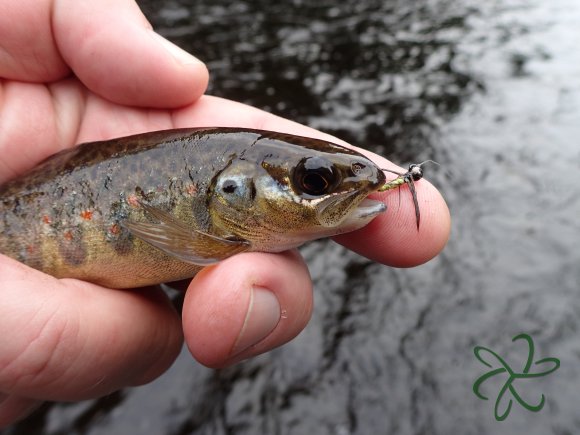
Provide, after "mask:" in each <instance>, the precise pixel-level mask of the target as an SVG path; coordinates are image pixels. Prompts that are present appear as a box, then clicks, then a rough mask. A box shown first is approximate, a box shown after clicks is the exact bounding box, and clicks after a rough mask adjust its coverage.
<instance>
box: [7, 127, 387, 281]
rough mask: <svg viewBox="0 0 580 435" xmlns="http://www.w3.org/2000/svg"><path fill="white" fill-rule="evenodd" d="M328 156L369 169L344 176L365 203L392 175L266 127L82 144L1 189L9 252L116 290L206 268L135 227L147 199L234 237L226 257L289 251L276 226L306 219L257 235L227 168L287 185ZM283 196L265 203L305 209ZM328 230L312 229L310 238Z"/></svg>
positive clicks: (188, 221) (204, 228)
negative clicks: (310, 160)
mask: <svg viewBox="0 0 580 435" xmlns="http://www.w3.org/2000/svg"><path fill="white" fill-rule="evenodd" d="M319 154H324V155H325V156H330V157H329V158H337V159H339V158H340V159H347V160H348V159H350V160H349V161H351V160H352V161H354V162H359V163H354V164H360V165H362V167H365V170H366V171H367V172H366V173H364V174H359V175H360V177H358V176H357V174H354V175H352V176H351V177H350V178H348V177H343V178H342V180H341V183H342V184H344V185H345V186H344V188H345V189H346V190H349V189H350V190H351V191H352V190H353V189H358V190H360V194H357V195H358V196H360V199H357V201H358V202H360V200H362V199H363V198H364V197H366V196H367V195H368V194H369V193H371V192H373V191H375V190H377V189H378V188H379V187H380V185H381V184H382V183H384V181H385V178H384V175H383V173H382V172H381V171H380V170H379V169H378V168H376V166H375V165H374V164H373V163H372V162H370V161H369V160H368V159H366V158H365V157H363V156H362V155H360V154H358V153H356V152H355V151H352V150H349V149H346V148H343V147H340V146H338V145H334V144H331V143H329V142H327V141H321V140H315V139H310V138H304V137H299V136H293V135H288V134H282V133H275V132H267V131H260V130H248V129H241V128H221V127H219V128H203V129H179V130H166V131H159V132H151V133H145V134H140V135H135V136H129V137H125V138H119V139H113V140H108V141H102V142H92V143H86V144H82V145H79V146H77V147H75V148H73V149H70V150H65V151H62V152H60V153H58V154H55V155H54V156H52V157H50V158H49V159H47V160H45V161H44V162H43V163H41V164H40V165H39V166H37V167H36V168H35V169H34V170H32V171H31V172H29V173H28V174H26V175H24V176H22V177H19V178H17V179H15V180H12V181H9V182H8V183H6V184H4V185H3V186H0V253H2V254H5V255H8V256H9V257H12V258H14V259H16V260H18V261H20V262H22V263H24V264H27V265H29V266H31V267H33V268H36V269H38V270H41V271H43V272H45V273H48V274H50V275H53V276H55V277H58V278H64V277H67V278H78V279H83V280H86V281H90V282H94V283H98V284H102V285H105V286H108V287H116V288H127V287H139V286H144V285H149V284H155V283H161V282H168V281H174V280H179V279H183V278H187V277H191V276H193V275H195V273H197V271H199V269H200V266H199V265H196V264H191V263H187V262H184V261H181V260H179V259H177V258H176V257H175V256H173V255H169V254H168V253H166V252H164V251H162V250H160V249H158V248H157V247H154V246H153V245H152V244H151V243H147V242H145V241H144V240H142V239H141V238H140V237H135V235H134V234H133V233H132V232H131V231H130V229H129V228H131V226H130V225H129V223H131V222H132V223H136V224H137V225H138V224H139V223H144V224H145V225H147V224H148V223H151V222H155V219H152V217H151V215H150V214H148V213H147V211H146V208H144V205H145V204H146V205H148V206H150V207H153V208H155V209H157V210H160V212H165V213H168V214H170V215H171V216H173V217H174V218H175V219H176V220H177V221H179V222H180V223H181V224H183V225H184V226H186V227H187V228H191V229H192V230H198V231H201V232H203V233H207V234H209V235H211V236H216V237H218V238H223V239H224V240H226V242H227V243H229V242H228V241H229V240H231V241H232V242H231V243H232V246H231V247H229V245H227V246H228V247H227V252H225V251H224V252H223V253H222V252H217V253H216V254H215V257H216V258H217V259H221V258H225V257H227V256H229V255H232V254H235V253H237V252H243V251H255V250H257V251H272V252H276V251H279V250H282V249H287V248H288V247H290V246H291V245H292V244H289V243H288V241H287V240H282V239H283V238H280V240H277V239H276V236H275V234H277V233H276V231H278V232H280V231H282V232H284V228H274V227H275V226H276V225H279V222H280V223H281V225H300V224H301V223H300V222H296V223H293V222H290V223H287V222H284V217H281V218H279V217H275V219H274V220H269V221H268V222H267V223H266V226H268V225H270V226H272V228H271V229H272V232H271V233H268V234H269V235H268V236H265V237H262V238H260V237H257V236H256V235H255V234H253V233H252V231H251V230H247V227H248V226H252V225H254V226H255V225H259V224H257V223H256V222H255V221H254V220H252V219H253V218H252V217H251V216H246V215H243V214H240V213H237V214H235V213H230V209H229V208H228V203H227V198H226V199H224V198H223V195H222V196H219V195H218V196H216V192H215V190H216V183H217V184H219V186H220V188H221V189H223V190H224V191H226V190H227V186H225V185H223V183H224V181H223V177H222V178H220V174H222V173H227V171H230V172H231V173H232V174H231V175H230V176H231V177H233V178H235V177H236V176H237V175H236V174H238V172H239V171H242V170H244V168H245V167H246V166H247V167H248V168H249V169H250V170H255V171H257V173H258V172H260V173H261V172H267V173H268V175H269V176H270V177H271V179H272V180H273V181H272V183H274V184H276V185H277V188H280V187H281V188H282V189H285V191H287V190H288V189H289V188H288V184H289V182H288V180H289V177H290V175H289V173H291V172H292V168H293V167H295V166H296V164H297V163H298V162H300V161H301V160H303V159H304V157H305V156H316V155H319ZM332 156H334V157H332ZM354 164H353V165H354ZM353 167H354V166H353ZM236 168H241V169H236ZM252 168H255V169H252ZM369 168H370V169H369ZM236 171H238V172H236ZM363 172H364V171H363ZM236 179H237V178H236ZM262 179H263V180H267V178H262ZM220 180H221V181H220ZM227 181H228V180H226V182H227ZM220 183H221V184H220ZM349 183H350V184H349ZM342 187H343V186H341V188H342ZM251 188H252V189H254V185H253V184H252V185H251ZM252 193H255V192H250V193H249V194H252ZM252 199H253V198H252ZM284 201H289V200H288V198H285V199H276V200H275V201H269V202H268V201H266V202H264V201H263V202H262V203H260V207H262V208H263V207H266V208H267V207H270V206H272V207H274V206H280V207H286V206H288V207H289V209H288V210H291V209H292V210H294V209H296V210H297V213H298V215H300V209H299V206H300V204H298V202H300V201H301V200H300V201H297V200H296V199H295V198H294V200H293V201H289V202H291V203H292V204H284ZM271 204H274V205H271ZM256 207H257V206H256ZM250 211H251V210H250ZM256 211H258V210H257V209H256ZM266 212H267V211H266ZM224 213H225V215H224ZM278 213H279V211H278ZM292 213H293V212H292ZM336 213H338V212H336ZM258 214H259V213H258ZM290 214H291V213H289V215H290ZM298 215H297V216H298ZM309 218H310V217H309ZM236 219H237V220H236ZM240 219H241V220H243V222H240ZM290 220H291V218H290ZM295 220H296V219H295ZM288 231H290V232H291V231H292V229H289V230H288ZM322 236H325V234H318V233H316V232H313V233H312V237H309V238H310V239H314V238H318V237H322ZM252 237H253V239H252ZM238 240H239V241H240V243H238ZM247 240H250V241H247ZM242 242H243V243H242ZM224 246H226V245H224ZM212 249H213V248H212ZM215 249H218V248H215Z"/></svg>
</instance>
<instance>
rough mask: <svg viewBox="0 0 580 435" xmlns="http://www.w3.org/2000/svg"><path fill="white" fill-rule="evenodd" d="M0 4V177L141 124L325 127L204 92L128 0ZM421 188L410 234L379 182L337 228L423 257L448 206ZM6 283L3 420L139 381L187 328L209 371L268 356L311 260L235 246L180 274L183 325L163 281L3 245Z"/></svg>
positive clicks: (289, 322)
mask: <svg viewBox="0 0 580 435" xmlns="http://www.w3.org/2000/svg"><path fill="white" fill-rule="evenodd" d="M2 6H3V8H2V13H1V14H0V78H1V81H0V183H2V182H4V181H6V180H8V179H10V178H12V177H14V176H16V175H18V174H21V173H23V172H25V171H27V170H29V169H30V168H32V167H33V166H35V165H36V164H37V163H39V162H40V161H41V160H43V159H44V158H45V157H47V156H49V155H51V154H53V153H55V152H57V151H59V150H61V149H63V148H67V147H72V146H73V145H74V144H77V143H80V142H86V141H92V140H102V139H108V138H112V137H119V136H124V135H128V134H133V133H139V132H144V131H151V130H160V129H166V128H179V127H196V126H243V127H248V128H262V129H267V130H278V131H284V132H288V133H294V134H301V135H306V136H313V137H321V138H329V137H328V136H327V135H324V134H322V133H320V132H316V131H314V130H312V129H309V128H307V127H304V126H301V125H298V124H296V123H293V122H290V121H288V120H284V119H281V118H279V117H275V116H273V115H270V114H267V113H265V112H262V111H259V110H257V109H254V108H251V107H248V106H245V105H242V104H239V103H235V102H232V101H227V100H223V99H219V98H213V97H208V96H204V97H201V95H202V94H203V92H204V90H205V88H206V85H207V70H206V68H205V66H204V65H203V64H202V63H201V62H199V61H197V60H196V59H194V58H193V57H191V56H189V55H187V54H186V53H185V52H183V51H181V50H179V49H177V47H175V46H173V47H172V46H171V45H170V44H169V43H167V41H164V40H162V39H161V38H160V37H159V36H157V35H156V34H154V33H153V32H152V31H151V30H150V26H149V24H148V23H147V21H146V20H145V18H144V17H143V16H142V14H141V12H140V11H139V9H138V7H137V6H136V4H135V3H134V2H133V1H130V0H123V1H119V0H116V1H113V0H99V1H97V0H95V1H92V2H78V1H73V0H61V1H59V2H56V1H50V0H40V1H39V0H18V1H16V0H8V1H5V2H4V3H3V5H2ZM31 29H32V31H31ZM334 140H335V141H336V139H334ZM367 155H370V154H369V153H367ZM372 158H373V159H374V160H375V161H376V162H377V163H378V164H379V165H380V166H381V167H387V168H393V166H392V164H390V163H388V162H387V161H386V160H384V159H382V158H380V157H378V156H372ZM417 190H418V195H419V200H420V202H421V211H422V220H421V230H420V231H419V232H417V229H416V227H415V221H414V219H415V218H414V209H413V204H412V203H411V202H410V201H409V200H408V196H407V195H402V198H401V205H400V207H399V206H397V201H398V196H397V195H388V194H387V193H384V194H377V195H375V196H376V197H378V198H384V201H385V202H387V203H391V204H392V205H394V207H390V210H389V212H388V213H385V214H383V215H381V216H379V217H377V218H376V219H375V220H374V221H373V222H371V224H369V225H368V226H367V227H365V228H363V229H362V230H359V231H357V232H356V233H355V234H347V235H342V236H340V237H337V238H336V239H337V240H338V241H339V242H340V243H342V244H344V245H345V246H347V247H349V248H350V249H353V250H355V251H357V252H359V253H361V254H363V255H365V256H367V257H369V258H371V259H373V260H376V261H379V262H382V263H385V264H390V265H396V266H412V265H416V264H420V263H422V262H425V261H427V260H428V259H430V258H431V257H433V256H434V255H436V254H437V253H438V252H439V251H440V250H441V249H442V248H443V246H444V244H445V242H446V240H447V237H448V234H449V213H448V210H447V207H446V205H445V203H444V201H443V200H442V198H441V196H440V195H439V194H438V192H437V191H436V190H435V189H434V188H433V187H432V186H431V185H430V184H429V183H428V182H426V181H421V182H420V183H418V184H417ZM0 294H1V295H2V304H1V305H0V336H2V337H3V338H2V341H1V346H0V427H1V426H3V425H6V424H9V423H11V422H13V421H15V420H16V419H18V418H19V417H21V416H23V415H25V414H26V413H28V412H29V411H30V409H32V408H34V407H35V406H36V405H37V404H38V403H40V402H41V401H44V400H58V401H60V400H81V399H87V398H93V397H98V396H101V395H104V394H107V393H109V392H111V391H114V390H117V389H120V388H122V387H124V386H129V385H138V384H142V383H145V382H149V381H150V380H152V379H154V378H155V377H157V376H159V375H160V374H161V373H163V372H164V371H165V370H166V369H167V368H168V367H169V366H170V365H171V363H172V362H173V360H174V359H175V357H176V356H177V354H178V352H179V350H180V348H181V345H182V341H183V338H184V337H185V341H186V343H187V345H188V347H189V349H190V350H191V352H192V354H193V356H194V357H195V358H196V359H198V360H199V361H200V362H202V363H203V364H206V365H209V366H212V367H221V366H225V365H229V364H232V363H235V362H237V361H240V360H241V359H245V358H248V357H251V356H253V355H257V354H259V353H263V352H266V351H268V350H270V349H272V348H274V347H276V346H279V345H281V344H283V343H285V342H287V341H288V340H290V339H292V338H293V337H294V336H296V335H297V334H298V333H299V332H300V331H301V330H302V329H303V328H304V326H305V325H306V323H307V322H308V320H309V318H310V313H311V309H312V284H311V282H310V278H309V275H308V270H307V268H306V266H305V264H304V262H303V260H302V259H301V258H300V256H299V255H298V254H297V252H295V251H290V252H286V253H282V254H263V253H249V254H241V255H237V256H234V257H232V258H229V259H227V260H224V261H223V262H221V263H219V264H217V265H215V266H212V267H208V268H206V269H204V270H203V271H202V272H200V273H199V274H198V275H196V276H195V278H194V279H193V280H192V282H191V284H190V285H189V288H188V290H187V293H186V297H185V301H184V308H183V313H182V316H183V320H181V319H180V317H179V315H178V314H177V313H176V312H175V311H174V310H173V308H172V306H171V304H170V303H169V301H168V300H167V297H166V296H165V295H164V293H163V292H162V291H161V290H159V289H157V288H147V289H137V290H133V291H118V290H113V289H106V288H103V287H100V286H97V285H94V284H90V283H86V282H82V281H78V280H73V279H62V280H57V279H55V278H52V277H50V276H47V275H44V274H42V273H40V272H38V271H36V270H33V269H30V268H28V267H26V266H24V265H22V264H20V263H18V262H16V261H13V260H11V259H9V258H7V257H4V256H1V255H0ZM282 310H284V311H285V312H286V315H285V317H284V318H283V319H282V318H280V313H281V311H282Z"/></svg>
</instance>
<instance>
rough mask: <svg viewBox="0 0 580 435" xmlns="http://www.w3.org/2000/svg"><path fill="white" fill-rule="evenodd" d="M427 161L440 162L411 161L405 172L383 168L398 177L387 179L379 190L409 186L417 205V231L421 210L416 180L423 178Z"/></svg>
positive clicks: (384, 190)
mask: <svg viewBox="0 0 580 435" xmlns="http://www.w3.org/2000/svg"><path fill="white" fill-rule="evenodd" d="M425 163H435V164H436V165H438V164H439V163H437V162H434V161H433V160H425V161H424V162H421V163H411V164H410V165H409V169H408V170H407V172H405V173H402V174H401V173H400V172H396V171H391V170H390V169H381V170H382V171H387V172H390V173H391V174H395V175H398V177H397V178H395V179H394V180H391V181H387V182H386V183H385V184H383V185H382V186H381V187H380V188H379V190H378V191H379V192H386V191H387V190H392V189H396V188H399V187H401V186H402V185H403V184H406V185H407V186H409V191H410V192H411V196H412V197H413V204H414V205H415V220H416V222H417V231H419V225H420V224H421V211H420V209H419V202H418V201H417V191H416V189H415V181H419V180H420V179H421V178H423V165H424V164H425Z"/></svg>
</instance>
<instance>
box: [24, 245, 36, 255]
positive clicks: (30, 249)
mask: <svg viewBox="0 0 580 435" xmlns="http://www.w3.org/2000/svg"><path fill="white" fill-rule="evenodd" d="M35 251H36V247H35V246H34V245H28V246H27V247H26V252H28V253H29V254H34V252H35Z"/></svg>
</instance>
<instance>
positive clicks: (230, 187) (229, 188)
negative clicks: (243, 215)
mask: <svg viewBox="0 0 580 435" xmlns="http://www.w3.org/2000/svg"><path fill="white" fill-rule="evenodd" d="M237 188H238V184H237V183H236V182H235V181H234V180H226V181H224V184H223V185H222V190H223V191H224V193H234V192H235V191H236V189H237Z"/></svg>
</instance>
